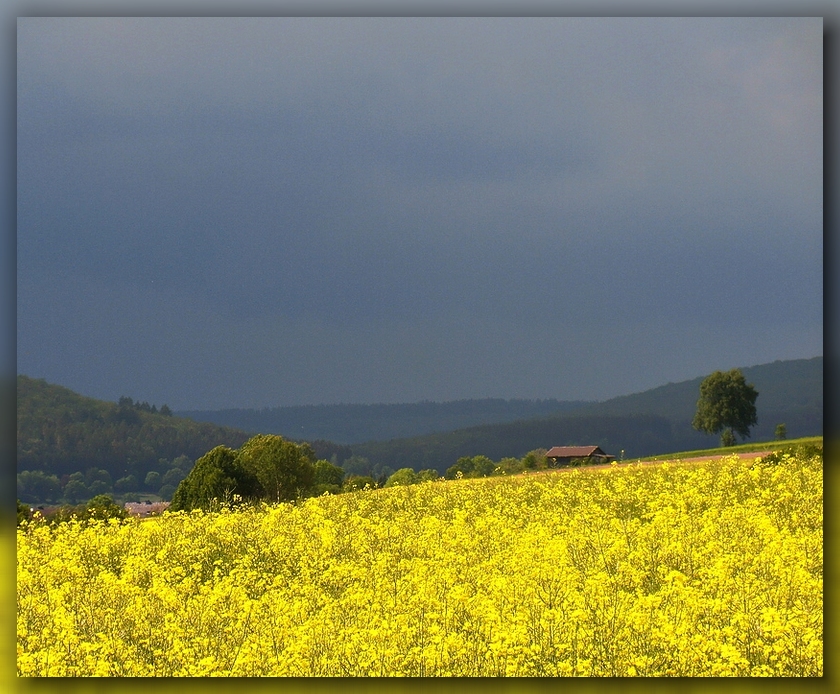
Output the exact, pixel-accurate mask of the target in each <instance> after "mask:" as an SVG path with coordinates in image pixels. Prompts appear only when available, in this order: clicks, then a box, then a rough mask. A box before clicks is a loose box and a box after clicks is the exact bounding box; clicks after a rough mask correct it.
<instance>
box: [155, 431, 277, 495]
mask: <svg viewBox="0 0 840 694" xmlns="http://www.w3.org/2000/svg"><path fill="white" fill-rule="evenodd" d="M259 490H260V487H259V483H258V482H257V479H256V477H255V476H254V475H253V474H251V473H250V472H249V471H247V470H246V469H245V468H244V467H243V465H242V463H241V462H240V460H239V456H238V454H237V452H236V451H234V450H232V449H230V448H228V447H227V446H216V448H214V449H213V450H212V451H210V452H209V453H206V454H205V455H203V456H202V457H201V458H199V459H198V460H196V461H195V465H194V466H193V469H192V470H191V471H190V474H188V475H187V476H186V477H185V478H184V479H183V480H182V481H181V483H180V484H179V485H178V488H177V489H176V490H175V493H174V494H173V495H172V503H171V504H170V506H169V508H170V510H172V511H190V510H192V509H194V508H203V509H210V508H212V507H213V506H214V505H215V504H218V503H229V502H231V501H233V497H234V495H238V496H240V497H242V498H243V499H248V498H253V497H255V496H258V492H259ZM161 492H163V489H161Z"/></svg>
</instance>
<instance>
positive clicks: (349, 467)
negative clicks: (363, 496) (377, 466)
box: [341, 455, 371, 476]
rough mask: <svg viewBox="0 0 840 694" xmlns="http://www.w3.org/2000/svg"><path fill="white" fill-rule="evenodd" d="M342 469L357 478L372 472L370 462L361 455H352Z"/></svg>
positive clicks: (342, 465)
mask: <svg viewBox="0 0 840 694" xmlns="http://www.w3.org/2000/svg"><path fill="white" fill-rule="evenodd" d="M341 467H343V468H344V471H345V472H346V473H347V474H348V475H356V476H364V475H369V474H370V470H371V465H370V461H369V460H368V459H367V458H363V457H362V456H360V455H351V456H350V457H349V458H347V460H345V461H344V462H343V463H342V464H341Z"/></svg>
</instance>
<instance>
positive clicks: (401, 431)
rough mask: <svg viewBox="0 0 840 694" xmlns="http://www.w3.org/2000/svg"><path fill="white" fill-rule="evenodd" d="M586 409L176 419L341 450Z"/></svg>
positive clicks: (548, 405)
mask: <svg viewBox="0 0 840 694" xmlns="http://www.w3.org/2000/svg"><path fill="white" fill-rule="evenodd" d="M586 404H588V403H587V402H584V401H562V400H502V399H492V398H488V399H480V400H454V401H450V402H419V403H409V404H395V405H305V406H299V407H272V408H264V409H259V410H256V409H229V410H185V411H179V412H178V413H177V414H178V415H179V416H182V417H189V418H190V419H194V420H196V421H200V422H213V423H214V424H220V425H223V426H228V427H234V428H237V429H242V430H244V431H250V432H254V433H262V434H279V435H281V436H284V437H287V438H293V439H306V440H313V439H324V440H327V441H335V442H338V443H343V444H357V443H361V442H363V441H385V440H388V439H395V438H405V437H411V436H421V435H425V434H433V433H439V432H445V431H453V430H456V429H462V428H465V427H471V426H477V425H481V424H499V423H503V422H513V421H516V420H520V419H532V418H534V417H542V416H545V415H550V414H557V413H560V412H571V411H573V410H576V409H578V408H580V407H582V406H584V405H586Z"/></svg>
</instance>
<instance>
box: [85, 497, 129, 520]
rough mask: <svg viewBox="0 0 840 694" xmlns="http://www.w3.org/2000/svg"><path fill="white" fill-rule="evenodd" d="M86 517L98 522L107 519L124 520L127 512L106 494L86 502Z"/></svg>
mask: <svg viewBox="0 0 840 694" xmlns="http://www.w3.org/2000/svg"><path fill="white" fill-rule="evenodd" d="M87 516H88V518H96V519H98V520H105V519H107V518H119V519H124V518H126V517H127V516H128V512H127V511H126V510H125V508H124V507H123V506H119V505H118V504H116V503H115V502H114V500H113V499H112V498H111V497H110V496H108V495H107V494H100V495H98V496H95V497H93V498H92V499H91V500H90V501H88V502H87Z"/></svg>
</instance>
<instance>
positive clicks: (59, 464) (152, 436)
mask: <svg viewBox="0 0 840 694" xmlns="http://www.w3.org/2000/svg"><path fill="white" fill-rule="evenodd" d="M17 389H18V392H17V470H18V473H19V474H18V496H19V497H20V498H21V499H22V500H24V501H27V502H30V503H42V502H47V503H56V502H59V501H64V502H66V503H71V504H75V503H78V502H80V501H83V500H86V499H90V498H92V497H94V496H96V495H98V494H109V493H116V494H122V495H125V494H134V495H137V494H142V493H145V494H155V495H158V496H160V497H163V498H167V499H168V498H169V495H171V494H172V492H174V491H175V488H176V487H177V485H178V483H179V482H180V481H181V480H182V479H183V478H184V476H185V475H186V474H187V472H189V469H190V468H191V467H192V464H193V461H194V460H196V459H197V458H199V457H200V456H202V455H204V454H205V453H206V452H207V451H209V450H210V449H212V448H214V447H215V446H218V445H227V446H234V447H236V446H240V445H241V444H242V443H244V442H245V441H246V440H247V439H248V434H246V433H244V432H239V431H235V430H232V429H225V428H223V427H220V426H217V425H214V424H206V423H198V422H193V421H190V420H188V419H181V418H179V417H173V416H172V415H171V413H170V414H167V412H168V410H169V408H168V407H166V406H162V407H161V408H160V410H157V408H156V406H154V405H149V404H148V403H145V402H143V403H135V402H134V401H133V400H132V399H131V398H129V397H122V398H120V401H119V402H118V403H112V402H104V401H101V400H95V399H93V398H86V397H82V396H80V395H77V394H76V393H74V392H73V391H71V390H69V389H67V388H62V387H60V386H55V385H51V384H48V383H46V382H45V381H43V380H36V379H31V378H28V377H26V376H18V379H17ZM150 472H155V473H157V475H158V477H157V478H155V477H152V478H149V477H148V475H149V473H150ZM147 479H148V480H149V483H150V484H147V483H146V481H147Z"/></svg>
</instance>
